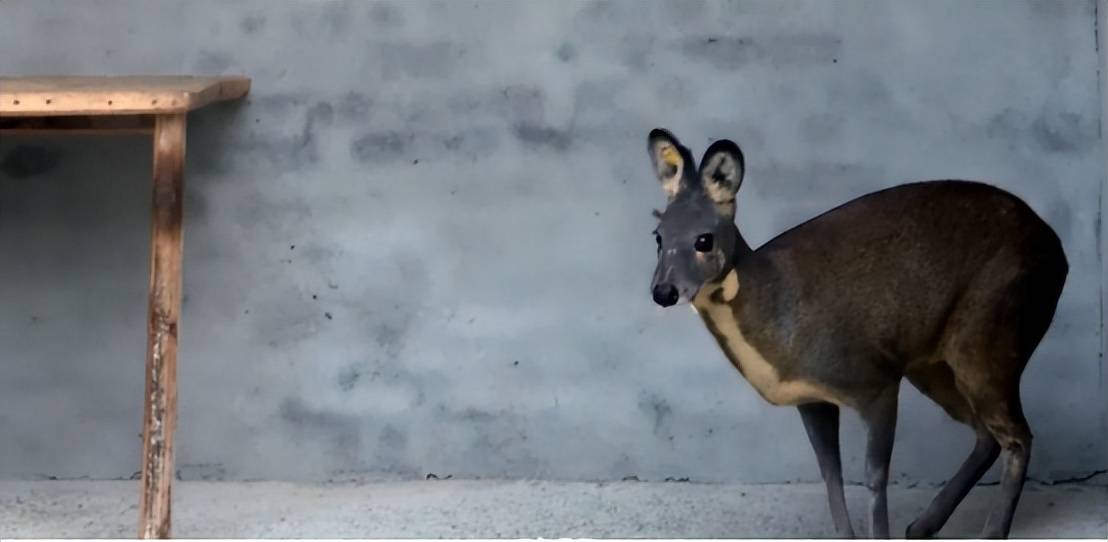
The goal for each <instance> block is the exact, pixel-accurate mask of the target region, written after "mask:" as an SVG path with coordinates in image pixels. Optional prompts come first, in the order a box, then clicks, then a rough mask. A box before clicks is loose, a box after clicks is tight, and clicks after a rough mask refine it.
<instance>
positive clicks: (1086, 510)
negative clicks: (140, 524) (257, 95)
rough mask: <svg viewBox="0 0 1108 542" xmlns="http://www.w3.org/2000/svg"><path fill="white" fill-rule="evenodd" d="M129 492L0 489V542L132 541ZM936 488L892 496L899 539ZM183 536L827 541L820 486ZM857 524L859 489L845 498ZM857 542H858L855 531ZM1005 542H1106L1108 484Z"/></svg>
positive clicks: (214, 499) (453, 502)
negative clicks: (1037, 541) (7, 541)
mask: <svg viewBox="0 0 1108 542" xmlns="http://www.w3.org/2000/svg"><path fill="white" fill-rule="evenodd" d="M137 489H138V483H137V482H89V481H49V482H0V538H76V537H82V538H120V537H133V536H134V534H135V528H136V527H135V525H136V517H137V516H136V515H137V511H136V500H137V495H136V491H137ZM996 490H997V488H996V487H995V486H987V487H979V488H977V489H976V490H974V492H973V493H971V494H970V496H969V498H968V499H967V501H966V502H965V503H964V504H963V505H962V507H961V508H960V509H959V510H958V512H957V513H956V514H955V516H954V518H952V519H951V521H950V523H949V524H948V525H947V527H946V529H945V530H944V531H943V532H942V533H941V534H942V536H944V537H973V536H976V534H977V532H978V530H979V529H980V528H981V526H982V524H983V522H984V518H985V515H986V510H987V508H988V504H989V502H990V499H991V497H992V496H993V495H995V493H996ZM934 492H935V489H933V488H911V489H909V488H900V487H894V488H892V489H891V491H890V503H889V506H890V509H891V511H892V522H893V528H894V534H895V535H898V536H899V535H901V533H903V532H904V527H905V526H906V525H907V524H908V522H909V521H911V520H912V519H913V518H914V517H915V515H916V514H917V513H918V512H919V511H920V510H921V509H922V508H923V507H924V506H925V505H926V503H927V502H928V501H929V500H930V498H931V496H932V495H933V494H934ZM174 496H175V499H176V501H175V508H174V510H173V518H174V536H176V537H179V538H213V537H226V538H255V537H256V538H300V537H311V538H349V537H361V538H413V537H414V538H440V537H447V538H505V537H508V538H516V537H523V538H533V537H546V538H557V537H574V538H644V537H645V538H704V537H709V538H789V537H793V538H797V537H799V538H804V537H816V538H819V537H829V536H831V534H832V533H831V529H830V518H829V516H828V512H827V508H826V504H825V500H824V493H823V488H822V486H820V485H814V484H794V485H715V484H695V483H647V482H619V483H601V484H597V483H562V482H527V481H516V482H497V481H453V480H451V481H427V482H399V483H375V484H327V485H306V484H290V483H280V482H257V483H230V482H183V483H181V482H179V483H178V484H177V485H176V486H175V488H174ZM847 498H848V501H849V506H850V509H851V510H852V513H853V516H854V519H855V523H856V524H857V523H860V522H861V519H862V514H863V513H864V511H865V491H864V490H863V489H862V488H860V487H850V488H848V494H847ZM859 534H863V533H862V532H859ZM1012 536H1013V537H1020V538H1027V537H1031V538H1099V539H1101V540H1104V539H1105V538H1106V537H1108V486H1103V485H1059V486H1043V485H1039V484H1034V483H1029V484H1028V486H1027V490H1026V491H1025V493H1024V497H1023V499H1022V501H1021V502H1020V509H1019V512H1018V514H1017V516H1016V524H1015V527H1014V529H1013V532H1012Z"/></svg>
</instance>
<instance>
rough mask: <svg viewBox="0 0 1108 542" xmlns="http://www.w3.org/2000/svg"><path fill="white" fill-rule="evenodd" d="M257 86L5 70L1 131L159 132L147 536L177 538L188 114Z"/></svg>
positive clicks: (239, 80)
mask: <svg viewBox="0 0 1108 542" xmlns="http://www.w3.org/2000/svg"><path fill="white" fill-rule="evenodd" d="M249 91H250V79H247V78H245V77H191V76H172V77H30V78H14V77H0V136H4V137H8V136H9V135H12V134H43V133H70V134H72V133H86V134H123V133H143V134H151V135H153V141H154V190H153V193H154V194H153V205H154V218H153V233H152V235H151V238H150V301H149V316H148V320H147V328H146V331H147V343H146V393H145V395H144V397H143V399H144V403H145V408H144V414H143V418H144V422H143V440H142V446H143V454H142V460H143V464H142V482H141V493H142V496H141V501H140V506H139V510H140V512H139V537H140V538H168V537H169V528H170V489H171V487H170V486H171V484H172V481H173V477H174V469H173V433H174V430H175V429H176V426H177V320H178V316H179V314H180V311H181V240H182V237H181V209H182V189H183V184H184V165H185V128H186V126H185V125H186V115H187V114H188V112H189V111H192V110H194V109H198V108H200V107H203V106H205V105H208V104H211V103H215V102H220V101H224V100H233V99H237V98H241V97H243V96H245V95H246V93H247V92H249Z"/></svg>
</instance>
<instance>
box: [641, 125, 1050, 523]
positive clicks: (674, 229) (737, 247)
mask: <svg viewBox="0 0 1108 542" xmlns="http://www.w3.org/2000/svg"><path fill="white" fill-rule="evenodd" d="M650 151H651V155H652V157H653V158H654V161H655V169H656V172H657V174H658V176H659V179H660V180H661V181H662V184H663V187H664V188H665V189H666V192H667V195H668V196H669V205H668V206H667V209H666V211H665V212H664V213H662V214H661V215H660V224H659V230H658V241H659V266H658V269H657V270H656V272H655V278H654V285H653V288H654V298H655V300H656V301H657V302H658V303H659V304H661V305H664V306H665V305H672V304H675V303H676V302H678V301H679V300H680V299H686V300H688V301H689V302H691V304H692V306H693V308H694V310H696V312H697V313H698V314H699V315H700V317H701V318H702V319H703V320H704V323H705V325H706V327H707V328H708V330H709V331H710V332H711V334H712V335H713V336H714V337H715V339H716V340H717V342H718V343H719V345H720V347H721V349H722V350H723V352H724V354H725V355H726V357H727V358H728V359H729V360H730V361H731V363H732V364H733V365H734V366H735V367H736V368H737V369H738V370H739V371H740V372H741V373H742V374H743V376H744V377H745V378H746V380H748V381H749V382H750V384H751V385H752V386H753V387H754V389H755V390H757V392H758V393H759V394H760V395H761V396H762V397H763V398H765V399H766V400H767V401H768V402H769V403H771V404H774V405H793V406H796V407H797V408H798V410H799V412H800V414H801V419H802V420H803V422H804V426H805V429H806V430H807V432H808V435H809V437H810V440H811V441H812V445H813V448H814V449H815V451H816V456H817V459H818V461H819V466H820V471H821V473H822V474H823V477H824V479H825V481H826V482H827V486H828V502H829V505H830V509H831V515H832V518H833V519H834V523H835V525H836V529H837V531H838V534H839V535H840V536H843V537H851V536H853V534H854V533H853V528H852V526H851V523H850V520H849V515H848V514H847V511H846V506H845V500H844V498H843V490H842V475H841V461H840V459H839V445H838V417H839V408H840V407H847V408H851V409H853V410H856V411H858V412H859V414H860V415H861V416H862V419H863V421H864V422H865V423H866V425H867V429H868V433H869V438H868V440H867V446H866V449H867V451H866V485H867V487H868V488H869V490H870V494H871V499H870V514H869V526H870V530H871V534H873V535H875V536H879V537H883V538H887V537H888V536H889V533H888V512H887V504H886V496H885V492H886V489H885V487H886V485H887V481H888V470H889V458H890V456H891V452H892V443H893V436H894V434H895V426H896V408H897V395H898V390H899V385H900V381H901V380H902V379H903V378H907V379H908V380H909V381H910V382H911V383H912V384H913V385H914V386H916V387H917V388H918V389H919V390H920V391H921V392H922V393H924V394H925V395H926V396H927V397H929V398H931V399H932V400H934V401H935V402H936V403H938V404H939V405H940V406H941V407H942V408H943V409H944V410H945V411H946V412H947V413H948V414H949V415H950V416H951V417H953V418H954V419H956V420H958V421H960V422H963V423H965V424H967V425H969V426H971V427H972V428H973V429H974V430H975V432H976V433H977V443H976V445H975V447H974V449H973V452H972V453H971V454H970V456H969V457H968V458H967V459H966V461H965V463H964V464H963V465H962V467H961V469H959V471H958V473H956V474H955V475H954V477H953V478H952V479H951V480H950V482H948V483H947V485H946V486H945V487H944V488H943V490H942V491H940V493H939V495H938V496H937V497H936V498H935V500H934V501H933V502H932V503H931V505H930V506H929V508H928V510H927V511H925V512H924V514H923V515H921V516H920V518H919V519H918V520H917V521H916V522H914V523H913V524H912V525H911V526H909V528H908V533H907V535H908V536H909V537H924V536H930V535H933V534H935V533H936V532H937V531H938V530H939V529H940V528H941V527H942V525H943V524H944V523H945V522H946V520H947V518H948V517H949V516H950V514H951V512H953V510H954V508H955V507H956V506H957V505H958V503H959V502H960V501H961V500H962V498H963V497H964V496H965V495H966V493H968V491H969V490H970V489H971V488H972V487H973V485H974V484H976V482H977V481H978V480H979V479H980V477H981V476H982V475H983V474H984V473H985V471H987V470H988V468H989V466H990V465H991V464H992V463H993V462H994V461H995V460H996V458H997V457H998V456H999V455H1001V452H1002V451H1003V454H1004V464H1005V469H1004V474H1003V476H1002V480H1001V498H1000V500H999V501H998V504H997V506H996V508H995V509H994V511H993V513H992V514H991V515H990V517H989V519H988V520H987V522H986V526H985V532H984V534H983V536H986V537H1006V536H1007V534H1008V530H1009V528H1010V526H1011V521H1012V517H1013V514H1014V511H1015V507H1016V504H1017V502H1018V498H1019V494H1020V492H1021V490H1022V485H1023V481H1024V478H1025V476H1026V469H1027V464H1028V461H1029V459H1030V446H1031V432H1030V429H1029V427H1028V426H1027V422H1026V420H1025V419H1024V416H1023V413H1022V410H1021V405H1020V400H1019V380H1020V376H1021V374H1022V372H1023V369H1024V366H1025V365H1026V363H1027V361H1028V360H1029V358H1030V357H1031V354H1032V352H1033V351H1034V350H1035V348H1036V346H1037V345H1038V343H1039V341H1040V340H1041V338H1042V337H1043V335H1044V334H1045V333H1046V330H1047V328H1048V327H1049V326H1050V322H1051V320H1052V318H1053V315H1054V311H1055V308H1056V305H1057V302H1058V298H1059V296H1060V294H1061V291H1062V287H1063V285H1064V283H1065V278H1066V274H1067V272H1068V265H1067V263H1066V258H1065V254H1064V252H1063V250H1062V245H1061V242H1060V241H1059V239H1058V237H1057V235H1056V234H1055V233H1054V231H1053V230H1052V229H1051V228H1050V227H1049V226H1048V225H1047V224H1046V223H1045V222H1044V221H1043V220H1042V219H1041V218H1039V217H1038V216H1037V215H1036V214H1035V213H1034V211H1032V209H1031V208H1030V207H1028V206H1027V205H1026V204H1025V203H1024V202H1023V201H1021V200H1020V199H1018V198H1017V197H1015V196H1013V195H1011V194H1009V193H1007V192H1004V191H1002V190H1000V189H998V188H994V187H992V186H989V185H986V184H982V183H977V182H969V181H929V182H920V183H913V184H906V185H901V186H897V187H893V188H890V189H886V190H882V191H879V192H875V193H871V194H868V195H866V196H862V197H860V198H857V199H855V200H852V201H850V202H848V203H846V204H843V205H841V206H839V207H837V208H835V209H832V210H830V211H828V212H826V213H824V214H822V215H820V216H817V217H816V218H813V219H811V220H809V221H807V222H805V223H803V224H801V225H799V226H796V227H795V228H793V229H791V230H789V231H787V232H785V233H783V234H781V235H779V236H777V237H776V238H774V239H773V240H771V241H769V242H768V243H766V244H765V245H763V246H761V247H759V248H757V249H751V248H750V247H749V246H748V245H747V244H746V242H745V241H744V240H743V238H742V235H741V234H740V233H739V231H738V229H737V228H736V227H735V225H734V211H735V205H734V197H735V194H736V192H737V191H738V188H739V185H740V183H741V180H742V169H743V166H744V164H743V157H742V154H741V151H739V149H738V147H737V146H736V145H734V143H731V142H729V141H721V142H717V143H715V144H713V145H712V147H710V148H709V150H708V151H707V152H706V153H705V157H704V158H703V160H702V161H701V165H700V170H699V171H698V172H697V171H696V169H695V165H694V163H693V162H692V159H691V155H690V154H689V152H688V149H685V148H684V147H682V146H681V145H680V143H678V142H677V140H676V139H675V138H673V136H672V135H671V134H669V133H668V132H664V131H661V130H656V131H655V132H652V133H651V138H650ZM694 172H695V173H694Z"/></svg>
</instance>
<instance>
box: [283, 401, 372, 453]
mask: <svg viewBox="0 0 1108 542" xmlns="http://www.w3.org/2000/svg"><path fill="white" fill-rule="evenodd" d="M278 417H279V418H280V419H281V421H282V422H284V423H285V424H286V425H287V426H288V429H289V430H290V431H291V432H292V434H293V435H294V436H295V437H296V438H299V439H304V440H310V441H315V442H318V441H319V440H321V439H322V440H326V441H327V443H328V446H329V448H330V449H331V450H332V453H334V454H335V455H337V456H341V457H352V458H357V457H358V456H359V455H360V450H361V444H362V439H361V430H360V429H361V420H360V419H359V418H358V417H357V416H354V415H351V414H345V413H340V412H331V411H327V410H321V409H313V408H310V407H308V406H307V405H305V404H304V402H303V401H302V400H301V399H300V398H299V397H288V398H286V399H285V400H284V401H282V402H281V405H280V406H279V407H278Z"/></svg>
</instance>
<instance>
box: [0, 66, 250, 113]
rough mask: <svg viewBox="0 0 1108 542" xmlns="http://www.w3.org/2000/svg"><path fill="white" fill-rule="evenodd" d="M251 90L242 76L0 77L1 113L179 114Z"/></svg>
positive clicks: (247, 79)
mask: <svg viewBox="0 0 1108 542" xmlns="http://www.w3.org/2000/svg"><path fill="white" fill-rule="evenodd" d="M249 91H250V79H249V78H247V77H238V76H229V77H197V76H190V75H182V76H122V77H76V76H59V77H0V116H4V117H30V116H37V117H41V116H64V115H148V114H159V113H183V112H187V111H191V110H193V109H197V108H199V107H203V106H205V105H208V104H211V103H215V102H220V101H224V100H234V99H236V98H241V97H243V96H245V95H246V93H247V92H249Z"/></svg>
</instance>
